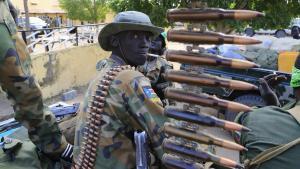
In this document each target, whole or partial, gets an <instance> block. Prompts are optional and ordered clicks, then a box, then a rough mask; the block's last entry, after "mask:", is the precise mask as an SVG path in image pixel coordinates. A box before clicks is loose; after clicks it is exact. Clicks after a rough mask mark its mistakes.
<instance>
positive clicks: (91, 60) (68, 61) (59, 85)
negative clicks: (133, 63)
mask: <svg viewBox="0 0 300 169" xmlns="http://www.w3.org/2000/svg"><path fill="white" fill-rule="evenodd" d="M107 56H109V53H108V52H106V51H103V50H102V49H101V48H100V47H99V45H98V44H93V45H88V46H80V47H74V48H69V49H65V50H61V51H56V52H49V53H44V54H40V55H34V56H32V65H33V69H32V73H33V74H34V75H35V78H36V79H37V81H38V82H39V84H40V85H41V88H42V91H43V97H44V98H45V99H47V98H51V97H53V96H56V95H59V94H60V93H62V92H64V91H67V90H70V89H71V88H73V87H80V86H85V85H87V84H88V83H89V81H90V80H91V79H93V77H94V76H95V75H96V63H97V62H98V61H99V60H101V59H103V58H105V57H107Z"/></svg>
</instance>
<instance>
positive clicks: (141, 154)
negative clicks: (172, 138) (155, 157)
mask: <svg viewBox="0 0 300 169" xmlns="http://www.w3.org/2000/svg"><path fill="white" fill-rule="evenodd" d="M134 142H135V148H136V153H135V156H136V157H135V159H136V169H148V168H149V161H150V154H149V149H148V143H147V134H146V132H145V131H143V132H137V131H136V132H134Z"/></svg>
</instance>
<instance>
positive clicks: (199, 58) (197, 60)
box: [166, 50, 259, 69]
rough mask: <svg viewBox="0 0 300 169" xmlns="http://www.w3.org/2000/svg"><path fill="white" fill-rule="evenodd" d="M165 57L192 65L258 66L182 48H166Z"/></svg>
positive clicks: (248, 67)
mask: <svg viewBox="0 0 300 169" xmlns="http://www.w3.org/2000/svg"><path fill="white" fill-rule="evenodd" d="M166 59H167V60H168V61H172V62H180V63H187V64H193V65H207V66H225V67H230V68H236V69H250V68H257V67H259V65H257V64H255V63H253V62H249V61H244V60H238V59H228V58H224V57H222V56H219V55H212V54H205V53H194V52H186V51H183V50H179V51H175V50H168V51H167V53H166Z"/></svg>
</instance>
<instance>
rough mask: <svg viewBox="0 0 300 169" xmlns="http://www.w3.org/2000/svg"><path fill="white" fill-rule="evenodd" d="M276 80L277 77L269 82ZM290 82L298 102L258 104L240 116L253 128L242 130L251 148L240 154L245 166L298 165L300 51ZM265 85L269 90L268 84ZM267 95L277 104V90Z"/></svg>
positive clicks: (262, 168)
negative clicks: (275, 92)
mask: <svg viewBox="0 0 300 169" xmlns="http://www.w3.org/2000/svg"><path fill="white" fill-rule="evenodd" d="M274 81H276V78H274V79H273V80H272V82H271V81H269V82H271V83H274ZM291 86H292V87H293V88H294V92H295V96H296V102H294V103H290V104H289V105H287V106H285V107H283V108H279V107H277V106H267V107H263V108H259V109H256V110H254V111H252V112H249V113H244V114H241V115H239V116H238V117H237V121H238V122H239V123H241V124H242V125H244V126H246V127H248V128H250V129H251V131H250V132H242V133H241V138H240V143H241V144H242V145H244V146H245V147H246V148H248V150H249V151H247V152H243V153H242V154H241V160H242V161H244V162H245V163H246V166H248V167H250V168H251V167H253V168H259V169H267V168H272V169H291V168H299V166H300V161H299V158H300V156H299V152H300V145H299V143H300V139H299V138H300V116H299V113H300V55H299V56H298V58H297V60H296V63H295V67H294V68H293V73H292V79H291ZM264 88H265V89H266V90H269V89H268V88H269V87H264ZM265 93H270V92H265ZM263 94H264V93H263ZM268 96H269V98H270V97H271V98H273V99H271V100H273V101H271V102H270V103H271V104H275V105H278V101H276V98H275V97H274V96H275V95H274V94H268ZM274 98H275V99H274Z"/></svg>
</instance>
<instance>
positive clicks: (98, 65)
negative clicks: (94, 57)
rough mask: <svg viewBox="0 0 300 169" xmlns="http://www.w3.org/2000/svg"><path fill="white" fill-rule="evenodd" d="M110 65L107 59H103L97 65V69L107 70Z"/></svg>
mask: <svg viewBox="0 0 300 169" xmlns="http://www.w3.org/2000/svg"><path fill="white" fill-rule="evenodd" d="M107 65H108V61H107V59H103V60H100V61H98V62H97V63H96V69H97V70H98V71H100V70H102V69H103V68H105V67H106V66H107Z"/></svg>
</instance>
